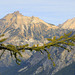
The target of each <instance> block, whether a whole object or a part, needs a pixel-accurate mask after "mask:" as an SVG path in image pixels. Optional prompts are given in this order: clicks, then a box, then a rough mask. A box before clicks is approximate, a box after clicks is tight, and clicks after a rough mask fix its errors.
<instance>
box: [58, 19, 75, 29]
mask: <svg viewBox="0 0 75 75" xmlns="http://www.w3.org/2000/svg"><path fill="white" fill-rule="evenodd" d="M59 27H60V28H63V29H74V30H75V18H72V19H68V20H67V21H65V22H64V23H63V24H61V25H59Z"/></svg>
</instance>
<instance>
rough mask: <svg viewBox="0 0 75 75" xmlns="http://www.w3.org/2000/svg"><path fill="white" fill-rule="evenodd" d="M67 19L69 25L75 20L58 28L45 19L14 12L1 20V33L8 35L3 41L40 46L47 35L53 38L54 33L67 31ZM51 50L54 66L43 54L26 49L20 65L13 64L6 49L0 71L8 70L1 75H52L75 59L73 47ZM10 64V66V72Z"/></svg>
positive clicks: (55, 34)
mask: <svg viewBox="0 0 75 75" xmlns="http://www.w3.org/2000/svg"><path fill="white" fill-rule="evenodd" d="M68 22H69V23H70V24H72V23H74V21H71V20H69V21H66V22H65V23H64V24H62V25H61V26H59V27H57V26H54V25H52V24H48V23H46V22H44V21H43V20H41V19H39V18H38V17H34V16H32V17H27V16H23V15H22V14H21V13H19V12H18V11H17V12H14V13H11V14H8V15H6V16H5V17H4V18H2V19H0V33H1V34H2V33H4V34H5V37H8V40H7V41H5V42H4V43H7V44H8V43H10V44H14V45H22V44H26V43H28V44H30V45H33V44H37V43H39V44H40V45H42V44H43V42H46V38H52V37H53V36H56V37H57V38H58V37H59V36H60V35H63V34H64V33H68V32H70V31H69V30H68V29H69V28H67V27H70V24H69V23H68ZM66 25H67V26H66ZM68 25H69V26H68ZM63 26H65V27H63ZM74 26H75V25H74V24H73V27H72V26H71V27H70V29H71V28H72V29H74ZM62 28H63V29H62ZM65 28H67V29H65ZM73 34H75V31H73ZM50 53H51V54H52V55H51V56H52V58H53V59H54V62H55V63H56V67H53V65H52V63H51V61H50V60H48V59H47V55H46V54H44V55H41V53H39V52H37V53H33V54H32V53H30V52H26V53H25V54H23V55H24V58H23V59H22V60H23V63H22V64H21V65H20V66H13V65H14V61H13V60H14V59H11V57H10V56H9V53H7V52H6V53H5V54H4V55H3V57H2V59H1V61H0V68H1V69H0V72H2V70H5V69H7V68H8V67H9V69H8V70H7V71H5V72H2V75H5V74H6V75H13V74H14V75H24V74H26V75H54V74H55V73H56V72H57V71H59V70H60V69H62V68H64V67H65V66H68V65H69V64H71V63H72V62H75V47H74V50H72V51H71V52H70V53H68V52H67V51H65V50H62V49H60V48H51V49H50ZM28 58H29V59H28ZM25 60H26V61H25ZM6 62H8V63H6ZM9 65H11V66H13V67H11V69H12V70H11V71H10V66H9ZM5 67H6V68H5Z"/></svg>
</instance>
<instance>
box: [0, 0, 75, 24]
mask: <svg viewBox="0 0 75 75" xmlns="http://www.w3.org/2000/svg"><path fill="white" fill-rule="evenodd" d="M14 11H20V13H22V14H23V15H24V16H35V17H39V18H40V19H42V20H44V21H45V22H48V23H52V24H55V25H58V24H62V23H63V22H65V21H66V20H67V19H71V18H74V17H75V0H0V19H1V18H2V17H4V16H5V15H6V14H8V13H13V12H14Z"/></svg>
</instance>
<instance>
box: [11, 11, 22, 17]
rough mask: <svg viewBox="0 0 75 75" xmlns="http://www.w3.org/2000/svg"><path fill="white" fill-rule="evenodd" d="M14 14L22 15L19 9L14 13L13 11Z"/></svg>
mask: <svg viewBox="0 0 75 75" xmlns="http://www.w3.org/2000/svg"><path fill="white" fill-rule="evenodd" d="M12 14H13V15H16V16H17V15H22V14H21V13H20V12H19V11H15V12H14V13H12Z"/></svg>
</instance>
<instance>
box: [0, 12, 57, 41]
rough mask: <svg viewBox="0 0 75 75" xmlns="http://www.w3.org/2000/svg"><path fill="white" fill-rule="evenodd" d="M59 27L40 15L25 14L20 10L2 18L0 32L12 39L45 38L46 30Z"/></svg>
mask: <svg viewBox="0 0 75 75" xmlns="http://www.w3.org/2000/svg"><path fill="white" fill-rule="evenodd" d="M57 28H58V27H57V26H54V25H51V24H48V23H46V22H44V21H43V20H41V19H39V18H38V17H34V16H32V17H27V16H23V15H22V14H21V13H19V11H17V12H14V13H11V14H8V15H6V16H5V17H4V18H2V19H0V33H4V34H5V35H8V36H9V37H10V39H11V40H12V38H13V40H16V39H20V38H24V39H31V38H32V39H44V36H43V34H44V32H45V33H46V32H47V31H49V30H50V29H57ZM40 34H41V35H40ZM38 35H39V38H38ZM13 40H12V41H13Z"/></svg>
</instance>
